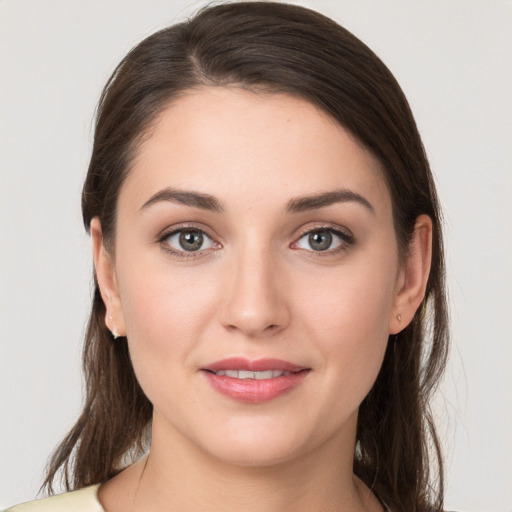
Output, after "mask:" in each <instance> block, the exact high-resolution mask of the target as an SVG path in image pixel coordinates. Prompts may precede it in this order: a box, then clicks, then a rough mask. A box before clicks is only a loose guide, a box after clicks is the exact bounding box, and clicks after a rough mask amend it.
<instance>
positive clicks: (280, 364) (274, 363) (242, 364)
mask: <svg viewBox="0 0 512 512" xmlns="http://www.w3.org/2000/svg"><path fill="white" fill-rule="evenodd" d="M202 369H203V370H209V371H211V372H218V371H220V370H248V371H251V372H264V371H265V370H281V371H283V372H300V371H301V370H307V369H309V368H306V367H305V366H300V365H297V364H294V363H290V362H288V361H283V360H282V359H269V358H265V359H256V360H254V361H252V360H250V359H245V358H244V357H230V358H228V359H222V360H221V361H216V362H215V363H212V364H209V365H208V366H205V367H204V368H202Z"/></svg>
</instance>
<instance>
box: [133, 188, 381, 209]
mask: <svg viewBox="0 0 512 512" xmlns="http://www.w3.org/2000/svg"><path fill="white" fill-rule="evenodd" d="M162 201H169V202H172V203H177V204H183V205H185V206H191V207H195V208H201V209H202V210H209V211H213V212H223V211H224V207H223V206H222V204H221V202H220V201H219V200H218V199H217V198H215V197H214V196H212V195H210V194H204V193H202V192H193V191H185V190H178V189H174V188H170V187H169V188H165V189H163V190H160V191H159V192H157V193H156V194H154V195H152V196H151V197H150V198H149V199H148V200H147V201H146V202H145V203H144V204H143V205H142V207H141V210H145V209H146V208H149V207H150V206H151V205H153V204H156V203H159V202H162ZM347 202H356V203H359V204H360V205H362V206H364V207H365V208H367V209H368V210H369V211H370V212H371V213H373V214H374V213H375V210H374V208H373V206H372V205H371V203H370V202H369V201H368V200H367V199H365V198H364V197H363V196H361V195H360V194H358V193H356V192H353V191H352V190H347V189H338V190H333V191H329V192H322V193H320V194H314V195H311V196H304V197H296V198H293V199H291V200H290V201H289V202H288V204H287V205H286V207H285V212H286V213H299V212H304V211H308V210H318V209H320V208H325V207H326V206H330V205H332V204H335V203H347Z"/></svg>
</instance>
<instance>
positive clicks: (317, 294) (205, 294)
mask: <svg viewBox="0 0 512 512" xmlns="http://www.w3.org/2000/svg"><path fill="white" fill-rule="evenodd" d="M169 187H172V189H173V190H176V189H179V190H184V191H193V192H199V193H203V194H209V195H211V196H213V197H214V198H215V199H216V200H217V201H218V202H219V204H220V205H221V206H222V207H223V211H211V210H208V209H204V208H201V207H198V206H190V205H184V204H180V203H178V202H176V201H169V200H160V201H154V202H153V203H152V204H150V205H148V206H146V207H144V205H145V203H147V202H148V200H150V198H152V197H153V196H154V195H155V194H157V193H158V192H160V191H162V190H165V189H167V188H169ZM340 189H343V190H345V191H347V190H348V191H351V192H352V193H354V194H358V195H359V196H360V197H362V198H364V199H365V200H366V201H367V202H368V203H369V204H370V205H371V208H370V207H368V205H365V204H363V203H362V202H361V201H356V200H344V201H338V202H335V203H333V204H329V205H326V206H323V207H321V208H314V209H306V210H304V211H289V210H287V205H289V203H290V201H291V200H294V199H296V198H301V197H304V196H312V195H315V194H322V193H326V192H332V191H335V190H338V191H339V190H340ZM184 224H185V227H186V228H190V226H191V225H192V226H193V227H194V228H195V229H201V230H203V231H204V232H205V233H206V234H207V235H208V237H209V238H207V239H206V242H205V244H204V245H203V246H202V247H201V249H200V250H199V251H196V252H186V251H184V250H183V249H180V245H179V241H178V240H177V238H178V237H177V236H175V237H173V238H170V237H167V238H166V239H165V237H164V239H162V236H161V235H162V232H166V233H168V232H169V231H172V230H173V229H179V228H182V229H183V225H184ZM314 229H316V230H317V231H318V230H320V231H322V230H323V231H324V233H325V231H326V230H329V229H337V230H341V231H342V233H343V236H342V237H337V236H334V237H333V243H332V245H331V246H330V247H329V248H328V249H327V250H325V251H318V250H317V251H315V250H314V249H313V248H312V246H311V244H310V242H309V238H308V235H307V234H305V232H306V231H308V230H314ZM431 231H432V225H431V222H430V219H429V218H428V217H426V216H421V217H419V218H418V219H417V222H416V227H415V232H414V236H413V239H412V247H411V251H410V255H409V257H408V258H407V259H406V261H405V262H404V261H403V260H402V259H401V258H400V257H399V254H398V249H397V242H396V235H395V232H394V227H393V219H392V204H391V199H390V194H389V192H388V189H387V187H386V184H385V180H384V177H383V174H382V171H381V169H380V165H379V163H378V161H377V160H376V159H375V158H374V157H373V156H372V155H371V154H370V153H369V152H368V151H366V150H365V149H364V148H363V147H361V146H360V145H359V144H358V143H357V142H356V141H355V140H354V139H353V137H351V136H350V135H349V134H348V133H347V132H346V130H344V129H343V128H342V127H341V126H340V125H338V124H337V123H336V122H334V121H333V120H332V119H331V118H330V117H329V116H327V115H326V114H325V113H323V112H321V111H319V110H318V109H317V108H316V107H314V106H313V105H311V104H309V103H308V102H306V101H304V100H302V99H298V98H295V97H292V96H289V95H284V94H273V95H272V94H268V93H265V94H263V93H262V94H256V93H252V92H248V91H243V90H240V89H236V88H226V87H219V88H202V89H197V90H193V91H189V92H188V93H187V94H185V95H183V96H181V97H180V98H179V99H177V100H175V101H174V102H173V103H172V104H170V105H169V106H168V108H167V109H166V110H165V111H164V112H162V113H161V115H160V117H159V118H158V119H157V122H156V123H155V124H154V126H153V128H152V131H151V133H150V134H149V137H148V138H147V140H146V142H145V143H144V145H143V146H142V147H141V148H140V150H139V152H138V154H137V156H136V158H135V161H134V163H133V167H132V170H131V172H130V174H129V176H128V178H127V180H126V182H125V183H124V185H123V187H122V189H121V191H120V195H119V201H118V213H117V229H116V236H115V254H113V253H112V252H110V253H109V252H108V251H107V250H106V248H105V246H104V245H103V240H102V233H101V225H100V223H99V221H98V219H94V220H93V222H92V224H91V232H92V238H93V251H94V260H95V267H96V271H97V276H98V280H99V284H100V289H101V292H102V296H103V299H104V301H105V304H106V306H107V317H106V323H107V325H108V327H109V328H110V329H111V330H114V329H115V330H117V332H119V334H121V335H125V336H127V342H128V344H129V348H130V354H131V357H132V360H133V365H134V368H135V372H136V375H137V378H138V380H139V382H140V385H141V387H142V389H143V390H144V392H145V393H146V395H147V396H148V398H149V399H150V401H151V402H152V404H153V406H154V419H153V437H152V446H151V453H150V456H149V459H148V460H144V461H141V462H139V463H138V464H135V465H134V466H131V467H130V468H128V469H127V470H125V471H124V472H122V473H121V474H120V475H118V476H117V477H115V478H114V479H112V480H110V481H109V482H107V483H106V484H104V485H103V486H102V487H101V488H100V491H99V499H100V501H101V503H102V504H103V506H104V508H105V510H106V511H107V512H116V511H118V510H119V511H120V510H124V511H126V510H151V511H157V512H158V511H164V510H180V511H195V510H210V511H217V510H218V511H223V510H238V509H241V510H250V511H260V510H261V511H263V510H264V511H265V512H269V511H282V510H295V511H311V510H318V511H333V510H346V511H380V510H382V506H381V505H380V504H379V502H378V500H377V499H376V498H375V496H374V495H373V494H372V493H371V492H370V491H369V490H368V489H367V488H366V487H365V486H364V485H363V484H362V483H361V482H360V481H359V480H358V479H357V478H356V477H354V475H353V473H352V461H353V453H354V445H355V433H356V424H357V413H358V408H359V405H360V403H361V401H362V400H363V398H364V397H365V395H366V394H367V393H368V391H369V390H370V389H371V387H372V385H373V383H374V381H375V379H376V377H377V374H378V372H379V369H380V366H381V363H382V360H383V356H384V352H385V348H386V345H387V342H388V336H389V334H391V333H396V332H399V331H400V330H401V329H403V328H404V327H405V326H406V325H407V324H408V323H409V322H410V321H411V319H412V317H413V315H414V312H415V311H416V309H417V307H418V306H419V304H420V302H421V300H422V298H423V295H424V291H425V285H426V280H427V277H428V272H429V268H430V257H431ZM347 234H349V235H350V236H349V237H348V238H347V237H346V236H345V235H347ZM170 250H171V251H172V250H174V251H178V254H176V252H174V253H173V252H169V251H170ZM180 251H181V253H182V254H186V255H188V257H187V258H184V257H180V256H179V254H180ZM110 317H112V318H110ZM118 342H119V343H125V342H126V341H118ZM234 356H242V357H245V358H248V359H260V358H263V357H265V358H266V357H271V358H279V359H283V360H286V361H290V362H292V363H295V364H298V365H301V366H304V367H308V368H311V371H310V372H309V374H308V375H307V377H306V378H305V379H304V380H303V382H302V383H301V384H300V385H299V386H297V387H296V388H294V389H292V390H291V391H289V392H288V393H285V394H284V395H282V396H279V397H278V398H275V399H273V400H271V401H269V402H265V403H262V404H247V403H241V402H238V401H235V400H232V399H230V398H227V397H225V396H224V395H221V394H219V393H218V392H217V391H215V390H214V389H213V388H212V387H211V386H210V384H209V383H208V382H207V380H206V379H205V378H204V375H203V374H202V373H201V372H200V371H199V370H200V368H202V367H204V366H205V365H207V364H209V363H212V362H214V361H218V360H220V359H224V358H227V357H234Z"/></svg>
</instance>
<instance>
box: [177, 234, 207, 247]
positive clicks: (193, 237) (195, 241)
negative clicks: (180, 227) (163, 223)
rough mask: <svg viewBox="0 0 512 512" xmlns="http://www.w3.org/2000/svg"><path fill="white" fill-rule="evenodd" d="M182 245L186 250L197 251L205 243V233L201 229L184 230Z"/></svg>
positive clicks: (181, 239) (181, 236)
mask: <svg viewBox="0 0 512 512" xmlns="http://www.w3.org/2000/svg"><path fill="white" fill-rule="evenodd" d="M180 245H181V247H183V249H185V251H197V250H198V249H200V248H201V245H203V234H202V233H201V232H200V231H182V233H181V234H180Z"/></svg>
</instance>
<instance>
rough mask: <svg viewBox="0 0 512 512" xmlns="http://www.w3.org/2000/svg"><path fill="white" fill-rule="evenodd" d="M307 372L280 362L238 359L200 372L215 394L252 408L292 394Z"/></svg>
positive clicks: (303, 368) (275, 360) (225, 360)
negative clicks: (289, 392) (252, 405)
mask: <svg viewBox="0 0 512 512" xmlns="http://www.w3.org/2000/svg"><path fill="white" fill-rule="evenodd" d="M310 370H311V369H310V368H306V367H304V366H299V365H296V364H293V363H290V362H288V361H283V360H280V359H258V360H255V361H251V360H249V359H244V358H240V357H234V358H229V359H223V360H221V361H217V362H215V363H212V364H210V365H208V366H206V367H204V368H202V369H201V371H202V373H203V375H204V376H205V377H206V379H207V380H208V382H209V383H210V385H211V386H212V387H213V388H214V389H215V390H216V391H218V392H219V393H221V394H223V395H225V396H227V397H229V398H232V399H234V400H238V401H240V402H246V403H252V404H258V403H263V402H267V401H269V400H272V399H274V398H276V397H278V396H280V395H282V394H284V393H286V392H288V391H290V390H292V389H293V388H295V387H296V386H298V385H299V384H300V383H301V382H302V381H303V380H304V379H305V378H306V376H307V375H308V374H309V372H310Z"/></svg>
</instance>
